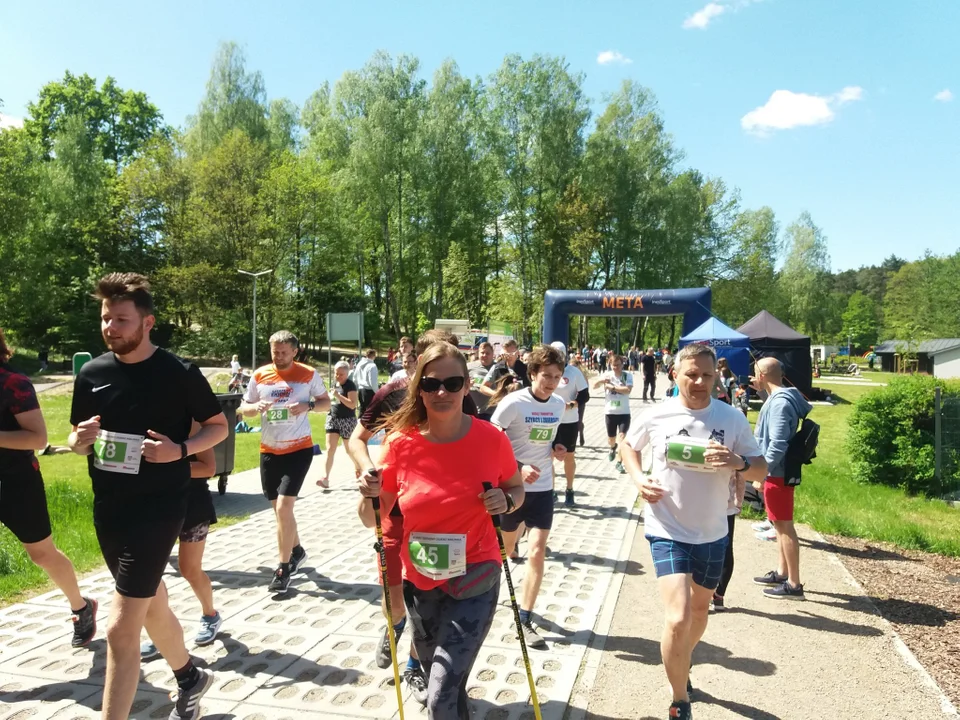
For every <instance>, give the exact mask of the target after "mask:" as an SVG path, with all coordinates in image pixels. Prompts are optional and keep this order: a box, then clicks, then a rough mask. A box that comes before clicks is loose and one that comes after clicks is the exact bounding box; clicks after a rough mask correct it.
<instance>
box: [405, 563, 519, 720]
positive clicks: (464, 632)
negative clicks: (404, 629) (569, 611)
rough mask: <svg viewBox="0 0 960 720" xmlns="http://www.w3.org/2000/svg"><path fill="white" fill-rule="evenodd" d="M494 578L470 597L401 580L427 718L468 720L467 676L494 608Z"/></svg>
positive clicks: (495, 606) (468, 676)
mask: <svg viewBox="0 0 960 720" xmlns="http://www.w3.org/2000/svg"><path fill="white" fill-rule="evenodd" d="M499 592H500V583H499V580H498V582H497V584H496V586H495V587H492V588H490V590H488V591H487V592H485V593H483V594H482V595H477V596H476V597H472V598H467V599H465V600H456V599H454V598H452V597H450V596H449V595H447V593H445V592H444V591H443V590H441V589H440V588H435V589H433V590H419V589H418V588H417V587H416V586H415V585H414V584H413V583H410V582H407V581H406V580H404V581H403V599H404V601H405V603H406V606H407V615H408V616H409V618H410V622H411V624H412V625H413V642H414V644H415V645H416V646H417V654H418V655H419V656H420V662H421V663H423V672H424V674H425V675H426V676H427V716H428V717H429V718H430V720H469V718H470V710H469V708H468V705H467V681H468V680H469V679H470V669H471V668H472V667H473V663H474V661H475V660H476V659H477V655H479V654H480V646H481V645H482V644H483V641H484V639H485V638H486V636H487V633H488V632H489V631H490V625H491V624H492V623H493V615H494V613H495V612H496V610H497V596H498V595H499Z"/></svg>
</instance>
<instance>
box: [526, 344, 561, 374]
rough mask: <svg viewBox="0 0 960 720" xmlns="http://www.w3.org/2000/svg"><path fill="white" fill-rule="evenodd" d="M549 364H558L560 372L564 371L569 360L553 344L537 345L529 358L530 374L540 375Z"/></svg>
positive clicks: (528, 367)
mask: <svg viewBox="0 0 960 720" xmlns="http://www.w3.org/2000/svg"><path fill="white" fill-rule="evenodd" d="M549 365H556V366H557V368H559V369H560V372H563V369H564V368H565V367H566V366H567V360H566V358H565V357H564V356H563V354H562V353H561V352H560V351H559V350H557V348H555V347H553V346H552V345H537V346H536V347H535V348H534V349H533V350H531V351H530V357H529V358H527V372H528V373H529V374H531V375H539V374H540V372H541V371H542V370H543V369H544V368H545V367H548V366H549Z"/></svg>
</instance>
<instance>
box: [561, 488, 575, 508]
mask: <svg viewBox="0 0 960 720" xmlns="http://www.w3.org/2000/svg"><path fill="white" fill-rule="evenodd" d="M563 504H564V505H566V506H567V507H573V506H574V505H576V503H575V502H574V500H573V490H567V492H566V493H564V498H563Z"/></svg>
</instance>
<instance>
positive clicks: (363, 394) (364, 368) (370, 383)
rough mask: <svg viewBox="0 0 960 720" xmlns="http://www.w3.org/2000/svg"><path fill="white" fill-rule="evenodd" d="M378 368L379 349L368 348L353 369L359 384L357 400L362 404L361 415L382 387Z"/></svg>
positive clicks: (356, 381) (356, 382)
mask: <svg viewBox="0 0 960 720" xmlns="http://www.w3.org/2000/svg"><path fill="white" fill-rule="evenodd" d="M378 377H379V372H378V370H377V351H376V350H374V349H373V348H367V350H366V352H364V354H363V357H362V358H360V362H358V363H357V367H356V368H354V370H353V381H354V383H355V384H356V386H357V402H359V404H360V413H359V414H360V415H363V413H364V412H366V410H367V406H368V405H369V404H370V401H371V400H373V396H374V394H375V393H376V392H377V390H378V389H379V388H380V381H379V379H378Z"/></svg>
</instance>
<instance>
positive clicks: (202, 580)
mask: <svg viewBox="0 0 960 720" xmlns="http://www.w3.org/2000/svg"><path fill="white" fill-rule="evenodd" d="M203 525H204V526H205V527H203V526H198V527H195V528H191V531H190V532H189V534H184V533H181V535H180V558H179V564H180V574H181V575H183V577H184V578H185V579H186V581H187V582H188V583H190V587H191V588H192V589H193V594H194V595H196V597H197V600H199V601H200V608H201V612H202V615H201V617H200V628H199V629H198V630H197V635H196V637H195V638H194V640H193V641H194V642H195V643H196V644H197V645H198V646H200V647H203V646H204V645H209V644H210V643H212V642H213V641H214V640H216V638H217V633H218V632H220V626H221V625H222V624H223V618H222V617H221V616H220V613H219V612H217V609H216V607H215V606H214V604H213V585H211V583H210V578H209V576H208V575H207V574H206V573H205V572H204V571H203V551H204V548H205V547H206V544H207V531H208V530H209V528H210V526H209V525H208V524H207V523H204V524H203ZM184 537H187V538H191V539H186V540H185V539H184ZM192 538H200V539H197V540H194V539H192Z"/></svg>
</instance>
